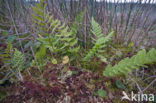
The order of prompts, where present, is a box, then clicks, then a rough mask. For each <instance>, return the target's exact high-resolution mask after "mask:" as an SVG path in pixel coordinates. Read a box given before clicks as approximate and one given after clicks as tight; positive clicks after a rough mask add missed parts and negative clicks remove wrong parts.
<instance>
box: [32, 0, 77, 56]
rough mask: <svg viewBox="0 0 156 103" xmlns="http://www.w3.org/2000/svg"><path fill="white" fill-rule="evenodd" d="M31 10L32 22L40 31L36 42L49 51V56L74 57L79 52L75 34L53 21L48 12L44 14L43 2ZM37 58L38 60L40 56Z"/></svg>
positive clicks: (57, 21) (59, 22) (62, 24)
mask: <svg viewBox="0 0 156 103" xmlns="http://www.w3.org/2000/svg"><path fill="white" fill-rule="evenodd" d="M33 10H34V14H33V17H34V20H35V22H36V24H38V25H39V27H40V30H38V32H39V38H37V40H39V41H40V42H41V43H42V44H43V45H44V47H45V48H47V49H49V51H50V52H51V54H55V55H57V54H58V53H59V54H61V55H67V54H69V55H71V54H72V55H75V53H76V52H78V50H79V47H78V45H77V43H78V39H77V38H76V34H75V33H73V32H72V30H70V28H69V27H68V26H67V25H66V24H65V23H61V21H60V20H58V19H54V18H53V16H51V15H50V13H49V12H46V4H45V2H44V0H43V1H42V2H41V3H39V4H37V6H36V7H33ZM40 11H41V12H40ZM41 23H42V24H41ZM40 50H41V47H40ZM39 54H40V51H39ZM38 57H39V58H40V56H38Z"/></svg>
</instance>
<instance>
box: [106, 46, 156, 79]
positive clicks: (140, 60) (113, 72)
mask: <svg viewBox="0 0 156 103" xmlns="http://www.w3.org/2000/svg"><path fill="white" fill-rule="evenodd" d="M155 57H156V50H155V49H154V48H153V49H151V50H150V51H149V52H148V53H147V52H146V50H145V49H143V50H141V51H139V52H138V53H137V54H136V55H134V56H133V57H131V58H128V57H127V58H125V59H123V60H121V61H120V62H119V63H118V64H116V65H115V66H113V67H112V66H111V65H108V66H107V68H106V69H105V70H104V72H103V74H104V76H106V77H114V76H120V75H127V74H128V73H129V72H132V71H133V70H134V69H139V68H140V67H146V66H145V65H146V64H152V63H155V62H156V58H155Z"/></svg>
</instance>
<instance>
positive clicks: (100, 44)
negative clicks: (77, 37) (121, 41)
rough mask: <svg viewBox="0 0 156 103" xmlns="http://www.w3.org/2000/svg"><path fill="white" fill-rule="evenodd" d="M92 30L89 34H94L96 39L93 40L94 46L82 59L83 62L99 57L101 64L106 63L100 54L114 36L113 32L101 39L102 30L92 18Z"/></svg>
mask: <svg viewBox="0 0 156 103" xmlns="http://www.w3.org/2000/svg"><path fill="white" fill-rule="evenodd" d="M91 24H92V30H91V32H92V33H93V34H94V36H95V37H96V38H93V41H94V42H93V43H94V46H93V48H92V49H91V50H90V51H89V53H88V54H87V55H86V56H85V58H83V60H84V61H89V60H90V59H91V58H92V57H93V56H94V55H96V56H97V57H99V58H100V59H101V60H102V61H103V62H106V58H105V57H104V56H102V55H101V53H104V52H105V50H104V49H105V47H106V46H107V43H108V42H109V41H110V40H111V38H112V37H113V36H114V31H112V32H110V33H109V34H108V35H107V36H106V37H103V33H102V29H101V27H100V25H99V24H98V23H97V22H96V21H95V20H94V18H92V22H91Z"/></svg>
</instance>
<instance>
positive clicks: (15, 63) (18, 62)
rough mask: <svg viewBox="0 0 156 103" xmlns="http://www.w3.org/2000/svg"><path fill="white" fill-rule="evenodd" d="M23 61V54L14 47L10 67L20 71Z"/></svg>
mask: <svg viewBox="0 0 156 103" xmlns="http://www.w3.org/2000/svg"><path fill="white" fill-rule="evenodd" d="M24 61H25V59H24V55H23V54H22V53H21V52H20V51H18V50H17V49H16V48H15V51H14V53H13V56H12V59H11V64H12V68H13V69H17V68H18V69H19V70H20V71H22V70H23V68H24Z"/></svg>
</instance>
